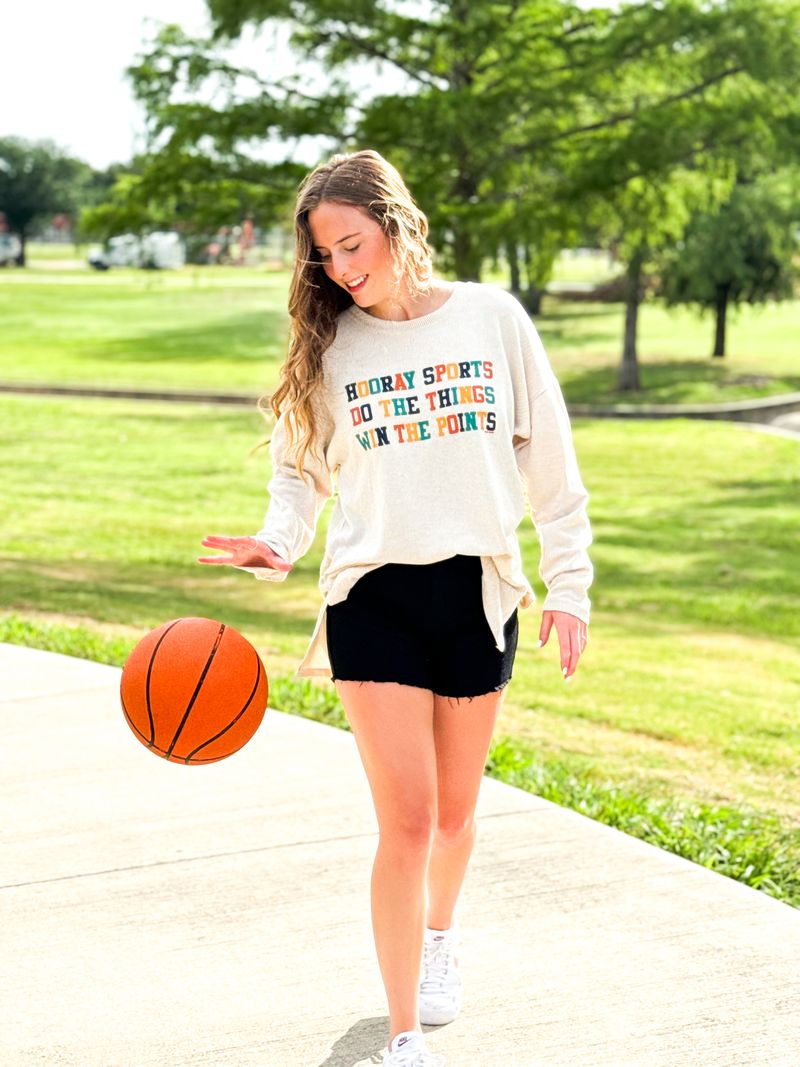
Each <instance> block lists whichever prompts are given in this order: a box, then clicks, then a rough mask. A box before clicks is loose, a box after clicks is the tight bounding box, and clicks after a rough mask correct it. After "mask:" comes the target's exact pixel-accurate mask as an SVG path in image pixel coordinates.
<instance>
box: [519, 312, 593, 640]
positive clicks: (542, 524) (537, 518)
mask: <svg viewBox="0 0 800 1067" xmlns="http://www.w3.org/2000/svg"><path fill="white" fill-rule="evenodd" d="M511 299H512V300H513V304H514V305H515V307H514V309H513V315H512V318H513V320H514V323H515V330H514V334H515V337H516V343H515V344H513V343H512V352H511V353H510V358H509V364H510V368H511V374H512V380H513V388H514V437H513V443H514V451H515V454H516V459H517V467H518V469H519V471H520V474H521V475H522V478H523V482H524V485H525V489H526V491H527V495H528V502H529V504H530V509H531V518H532V519H533V523H534V526H535V527H536V531H537V533H538V535H539V543H540V546H541V559H540V564H539V574H540V576H541V579H542V581H543V582H544V584H545V586H546V587H547V595H546V597H545V599H544V603H543V605H542V610H544V611H566V612H569V613H570V614H572V615H576V616H577V617H578V618H579V619H582V620H583V621H584V622H586V623H588V622H589V614H590V608H591V601H590V599H589V597H588V595H587V589H588V588H589V586H590V585H591V584H592V580H593V577H594V569H593V567H592V563H591V560H590V559H589V555H588V552H587V549H588V547H589V545H590V544H591V543H592V531H591V526H590V523H589V519H588V516H587V512H586V508H587V504H588V501H589V493H588V492H587V490H586V487H585V486H584V484H583V481H582V479H581V475H580V471H579V469H578V462H577V457H576V455H575V448H574V444H573V440H572V429H571V426H570V421H569V415H568V412H567V407H566V404H565V403H564V397H563V394H562V392H561V387H560V385H559V383H558V379H557V378H556V376H555V374H554V372H553V369H552V367H551V366H550V361H549V360H548V358H547V354H546V352H545V349H544V345H543V344H542V341H541V338H540V337H539V334H538V331H537V330H536V327H535V326H534V324H533V323H532V322H531V320H530V317H529V315H528V313H527V311H526V310H525V308H523V306H522V305H521V304H520V302H519V301H518V300H517V299H516V298H515V297H512V298H511Z"/></svg>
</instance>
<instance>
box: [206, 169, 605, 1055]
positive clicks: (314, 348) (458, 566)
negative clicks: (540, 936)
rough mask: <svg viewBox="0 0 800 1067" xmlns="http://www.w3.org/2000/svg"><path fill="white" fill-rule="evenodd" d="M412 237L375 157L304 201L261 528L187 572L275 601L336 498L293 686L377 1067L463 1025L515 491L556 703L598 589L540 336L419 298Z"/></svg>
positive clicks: (481, 308)
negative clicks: (466, 948)
mask: <svg viewBox="0 0 800 1067" xmlns="http://www.w3.org/2000/svg"><path fill="white" fill-rule="evenodd" d="M427 233H428V223H427V219H426V218H425V216H424V214H423V213H422V212H421V211H420V210H419V208H418V207H417V206H416V204H415V203H414V201H413V199H412V197H411V195H410V193H409V191H408V189H407V188H406V186H405V184H404V182H403V180H402V178H401V177H400V175H399V174H398V172H397V171H396V170H395V168H394V167H392V166H391V165H390V164H389V163H388V162H387V161H386V160H385V159H383V158H382V157H381V156H380V155H379V154H378V153H377V152H374V151H371V150H367V151H362V152H354V153H350V154H340V155H335V156H333V157H332V158H331V159H330V161H329V162H327V163H325V164H323V165H321V166H319V167H317V168H316V169H315V170H314V171H312V172H311V173H310V174H309V175H307V177H306V178H305V179H304V181H303V183H302V184H301V186H300V189H299V192H298V198H297V203H296V208H295V236H296V252H297V259H296V263H295V268H294V274H293V277H292V283H291V293H290V300H289V312H290V315H291V317H292V325H291V335H290V350H289V355H288V358H287V360H286V363H285V365H284V366H283V368H282V372H281V382H280V385H279V387H278V388H277V390H276V391H275V393H274V394H273V397H272V408H273V412H274V414H275V416H276V417H277V422H276V425H275V429H274V432H273V436H272V440H271V450H272V458H273V475H272V479H271V481H270V483H269V486H268V489H269V494H270V500H269V507H268V509H267V513H266V517H265V520H264V525H263V527H262V529H261V530H260V531H259V532H258V533H257V534H255V535H254V536H253V537H227V536H209V537H207V538H205V539H204V541H203V544H204V545H206V546H208V547H211V548H214V549H220V550H223V551H224V552H226V553H227V554H226V555H222V556H213V557H200V559H199V562H201V563H211V564H229V565H231V566H234V567H239V568H242V569H244V570H247V571H250V572H251V573H253V574H255V575H256V577H258V578H264V579H268V580H273V581H282V580H284V579H285V578H286V576H287V574H288V572H289V571H290V570H291V568H292V565H293V564H294V563H295V562H296V560H297V559H299V558H300V557H301V556H302V555H303V554H304V553H305V552H306V551H307V550H308V549H309V547H310V545H311V543H312V541H313V539H314V532H315V529H316V526H317V520H318V518H319V514H320V511H321V510H322V507H323V506H324V505H325V502H326V501H327V500H328V498H329V497H330V496H332V495H333V492H334V484H333V477H334V475H335V476H336V489H337V496H336V504H335V507H334V510H333V512H332V515H331V519H330V523H329V528H328V534H327V541H326V551H325V556H324V559H323V561H322V565H321V568H320V590H321V592H322V594H323V598H324V599H323V603H322V606H321V609H320V612H319V616H318V618H317V622H316V626H315V628H314V632H313V635H312V638H311V642H310V644H309V646H308V649H307V652H306V655H305V658H304V659H303V661H302V663H301V664H300V667H299V668H298V671H297V673H298V675H300V676H310V675H322V676H325V677H330V678H332V680H333V681H334V684H335V686H336V690H337V693H338V695H339V697H340V699H341V702H342V706H343V707H344V710H345V714H346V716H347V719H348V722H349V724H350V726H351V728H352V731H353V734H354V736H355V740H356V743H357V746H358V750H359V753H360V756H361V759H362V762H363V764H364V768H365V772H366V774H367V777H368V780H369V785H370V789H371V792H372V797H373V801H374V804H375V811H376V815H377V818H378V824H379V830H380V834H379V845H378V849H377V853H376V856H375V863H374V867H373V871H372V884H371V901H372V924H373V931H374V937H375V945H376V949H377V955H378V962H379V966H380V970H381V974H382V978H383V982H384V986H385V989H386V994H387V999H388V1005H389V1042H388V1048H387V1049H385V1050H384V1054H383V1055H384V1059H383V1062H384V1065H385V1067H401V1065H402V1067H412V1065H413V1067H434V1065H436V1064H440V1063H442V1062H443V1061H442V1058H441V1057H440V1056H434V1055H433V1054H432V1053H431V1052H429V1051H428V1050H427V1048H426V1046H425V1039H424V1036H423V1033H422V1031H421V1025H422V1024H434V1025H438V1024H442V1023H445V1022H449V1021H451V1020H452V1019H454V1018H455V1016H456V1015H457V1013H458V1011H459V1009H460V1006H461V993H462V983H461V978H460V976H459V973H458V945H459V936H460V935H459V927H458V923H457V921H456V919H455V916H454V910H455V905H456V902H457V899H458V895H459V892H460V889H461V886H462V882H463V880H464V875H465V872H466V868H467V864H468V861H469V858H470V855H471V853H472V850H473V846H474V843H475V833H476V828H475V817H474V813H475V807H476V803H477V799H478V793H479V789H480V784H481V779H482V776H483V771H484V768H485V763H486V758H487V754H488V750H489V745H490V742H491V737H492V730H493V727H494V724H495V721H496V719H497V715H498V712H499V709H500V704H501V701H502V698H503V691H504V688H505V686H506V685H507V683H508V681H509V680H510V678H511V671H512V667H513V661H514V655H515V652H516V646H517V634H518V620H517V607H518V606H519V605H521V606H522V607H523V608H524V607H527V606H529V605H530V604H532V603H533V601H534V599H535V594H534V592H533V589H532V587H531V585H530V583H529V582H528V580H527V578H526V577H525V575H524V573H523V571H522V566H521V559H520V552H519V544H518V541H517V537H516V532H515V531H516V528H517V526H518V525H519V523H520V522H521V521H522V519H523V517H524V515H525V511H526V502H525V498H524V495H523V494H524V491H525V490H526V491H527V496H528V503H529V505H530V509H531V514H532V518H533V521H534V523H535V525H536V528H537V531H538V534H539V539H540V543H541V549H542V552H541V564H540V575H541V577H542V580H543V581H544V583H545V585H546V587H547V590H548V592H547V597H546V598H545V601H544V604H543V612H542V622H541V627H540V631H539V637H540V644H541V645H543V644H545V643H546V642H547V640H548V636H549V634H550V632H551V630H552V629H553V627H555V630H556V633H557V636H558V641H559V645H560V650H561V667H562V672H563V676H564V679H565V681H569V680H570V678H571V677H572V676H573V674H574V673H575V669H576V667H577V664H578V660H579V658H580V656H581V654H582V652H583V650H584V649H585V647H586V643H587V624H588V621H589V607H590V601H589V599H588V596H587V589H588V587H589V585H590V584H591V581H592V575H593V571H592V564H591V562H590V561H589V558H588V555H587V548H588V546H589V545H590V544H591V541H592V536H591V530H590V525H589V521H588V518H587V515H586V503H587V501H588V493H587V492H586V489H585V487H584V485H583V483H582V481H581V477H580V473H579V471H578V466H577V462H576V458H575V452H574V448H573V444H572V436H571V431H570V424H569V419H568V416H567V411H566V407H565V406H564V401H563V398H562V395H561V390H560V388H559V385H558V382H557V380H556V378H555V376H554V374H553V371H552V369H551V367H550V365H549V362H548V359H547V356H546V354H545V352H544V349H543V347H542V344H541V341H540V339H539V336H538V333H537V332H536V329H535V327H534V326H533V324H532V323H531V321H530V319H529V317H528V315H527V313H526V312H525V311H524V309H523V307H522V305H521V304H520V303H519V301H517V300H516V299H515V298H514V297H513V296H512V295H510V294H508V293H506V292H504V291H502V290H500V289H496V288H495V287H492V286H489V285H484V284H480V283H477V282H460V281H457V282H449V283H448V282H444V281H441V280H439V279H436V278H434V277H433V275H432V267H431V261H432V255H433V254H432V250H431V248H430V247H429V245H428V244H427V242H426V236H427ZM420 979H421V980H420Z"/></svg>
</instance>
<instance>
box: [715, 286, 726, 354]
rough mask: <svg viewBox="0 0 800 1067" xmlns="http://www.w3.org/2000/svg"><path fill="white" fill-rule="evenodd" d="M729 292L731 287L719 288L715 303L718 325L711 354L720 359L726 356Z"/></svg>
mask: <svg viewBox="0 0 800 1067" xmlns="http://www.w3.org/2000/svg"><path fill="white" fill-rule="evenodd" d="M729 292H730V286H728V285H720V286H717V299H716V302H715V310H716V314H717V323H716V328H715V331H714V351H713V352H712V353H711V354H712V356H717V357H718V358H720V359H721V358H722V357H723V356H724V355H725V326H726V322H727V316H728V293H729Z"/></svg>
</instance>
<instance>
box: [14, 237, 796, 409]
mask: <svg viewBox="0 0 800 1067" xmlns="http://www.w3.org/2000/svg"><path fill="white" fill-rule="evenodd" d="M66 247H70V246H66ZM31 263H32V266H31V267H30V268H26V269H25V270H22V269H7V270H5V271H2V272H0V321H1V322H2V330H0V382H1V381H9V382H20V381H34V382H59V383H62V384H69V383H71V384H85V383H92V384H95V385H117V386H124V387H137V386H138V387H147V388H156V387H159V386H161V387H168V388H174V389H179V388H192V389H207V390H214V389H217V390H222V391H226V390H227V391H231V392H233V391H241V390H251V391H252V392H253V394H254V395H255V394H258V393H260V392H269V391H271V390H272V389H273V388H274V387H275V385H276V384H277V381H278V374H279V369H280V365H281V362H282V360H283V359H284V357H285V353H286V341H287V337H288V314H287V311H286V302H287V293H288V282H289V274H288V272H286V271H280V272H275V271H269V270H266V269H263V268H232V267H186V268H184V269H183V270H181V271H137V270H126V269H115V270H111V271H108V272H100V273H98V272H94V271H92V270H90V269H88V268H86V269H80V270H63V269H58V270H56V269H51V268H50V267H49V266H48V261H47V260H37V259H36V257H35V255H33V256H32V259H31ZM491 280H492V282H493V283H494V282H495V281H496V282H497V283H498V284H502V280H501V279H495V278H492V279H491ZM623 321H624V309H623V307H622V305H621V304H611V305H608V304H573V303H568V302H565V301H561V300H557V299H555V298H546V299H545V301H544V305H543V313H542V314H541V315H540V316H538V317H537V319H536V323H537V326H538V328H539V330H540V332H541V334H542V338H543V340H544V342H545V345H546V347H547V350H548V353H549V355H550V358H551V360H552V362H553V365H554V367H555V369H556V373H557V374H558V376H559V378H560V380H561V382H562V385H563V388H564V393H565V395H566V397H567V399H568V401H572V402H575V403H577V402H581V403H589V402H594V403H614V402H619V401H624V402H626V403H638V402H650V403H684V402H685V403H697V402H708V401H723V400H733V399H739V398H746V397H753V396H762V395H771V394H774V393H783V392H790V391H796V390H800V372H798V360H797V343H796V338H797V336H798V335H800V302H794V303H791V304H786V305H772V306H769V307H767V308H761V309H758V308H746V309H743V310H742V311H741V312H737V313H735V314H733V315H732V316H731V322H730V328H729V337H730V343H729V355H728V356H727V357H726V358H725V359H724V360H718V359H717V360H713V359H711V358H710V356H709V353H710V351H711V337H712V330H713V324H712V321H711V319H708V318H707V319H700V318H698V317H697V316H695V315H694V314H692V313H691V312H689V311H686V310H682V311H668V310H666V309H665V308H663V307H660V306H658V305H657V304H647V305H645V306H644V307H643V308H642V310H641V316H640V331H639V354H640V360H641V381H642V390H641V391H639V392H637V393H633V394H631V393H623V394H620V393H618V392H617V389H616V371H617V365H618V362H619V358H620V353H621V347H622V331H623Z"/></svg>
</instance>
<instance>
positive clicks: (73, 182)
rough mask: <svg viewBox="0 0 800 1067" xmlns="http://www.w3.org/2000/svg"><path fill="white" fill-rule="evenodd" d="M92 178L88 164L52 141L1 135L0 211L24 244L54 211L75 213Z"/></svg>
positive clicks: (90, 184) (85, 194)
mask: <svg viewBox="0 0 800 1067" xmlns="http://www.w3.org/2000/svg"><path fill="white" fill-rule="evenodd" d="M95 180H96V179H95V174H94V172H93V171H92V168H91V167H90V166H89V165H88V163H84V162H83V161H82V160H80V159H75V158H74V157H72V156H70V155H68V154H67V153H66V152H64V151H63V150H62V149H60V148H59V147H58V146H57V145H56V144H55V143H54V142H53V141H49V140H45V141H27V140H25V139H23V138H21V137H3V138H0V212H2V213H3V214H4V215H5V216H6V221H7V224H8V227H9V229H10V230H11V231H12V233H16V234H18V235H19V237H20V239H21V240H22V242H23V246H24V242H25V239H26V237H27V236H28V235H29V234H30V232H31V230H32V229H33V227H34V226H35V224H36V223H38V222H43V221H49V218H50V216H52V215H54V214H56V213H57V212H64V213H66V214H71V215H75V214H77V210H78V208H79V206H80V204H81V202H85V199H86V198H87V195H91V194H87V190H88V189H91V188H92V186H93V184H94V183H95ZM23 256H24V247H23Z"/></svg>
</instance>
